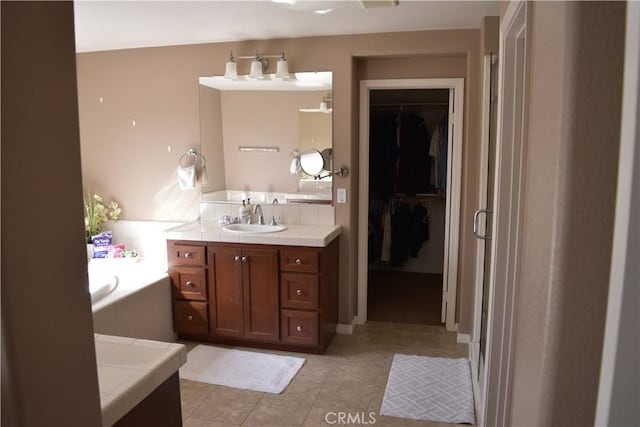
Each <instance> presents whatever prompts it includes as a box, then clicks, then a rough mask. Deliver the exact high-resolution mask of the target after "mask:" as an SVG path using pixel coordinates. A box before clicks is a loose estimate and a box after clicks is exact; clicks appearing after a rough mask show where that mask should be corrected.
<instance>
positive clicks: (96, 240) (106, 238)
mask: <svg viewBox="0 0 640 427" xmlns="http://www.w3.org/2000/svg"><path fill="white" fill-rule="evenodd" d="M91 239H92V240H93V257H94V258H106V257H107V256H108V255H109V250H110V248H111V245H112V244H113V234H112V233H111V231H103V232H102V233H100V234H96V235H95V236H93V237H92V238H91Z"/></svg>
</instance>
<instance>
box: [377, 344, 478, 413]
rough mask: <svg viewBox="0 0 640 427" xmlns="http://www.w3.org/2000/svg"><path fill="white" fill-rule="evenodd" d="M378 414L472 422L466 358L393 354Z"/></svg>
mask: <svg viewBox="0 0 640 427" xmlns="http://www.w3.org/2000/svg"><path fill="white" fill-rule="evenodd" d="M380 415H387V416H390V417H400V418H410V419H413V420H424V421H437V422H445V423H468V424H473V423H474V422H475V416H474V408H473V391H472V388H471V368H470V366H469V361H468V360H467V359H446V358H441V357H425V356H406V355H404V354H396V355H395V356H394V357H393V363H392V364H391V372H389V379H388V380H387V387H386V389H385V391H384V399H383V401H382V409H380Z"/></svg>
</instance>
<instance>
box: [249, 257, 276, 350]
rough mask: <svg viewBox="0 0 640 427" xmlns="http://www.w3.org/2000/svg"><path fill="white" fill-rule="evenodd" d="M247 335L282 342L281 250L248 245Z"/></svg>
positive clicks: (257, 338)
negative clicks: (279, 263) (280, 306)
mask: <svg viewBox="0 0 640 427" xmlns="http://www.w3.org/2000/svg"><path fill="white" fill-rule="evenodd" d="M242 253H243V256H244V257H245V258H243V259H244V260H245V261H244V262H243V263H242V264H243V266H244V336H245V337H246V338H248V339H253V340H260V341H268V342H278V341H279V340H280V328H279V325H280V311H279V303H278V301H279V292H278V250H277V249H244V250H243V252H242Z"/></svg>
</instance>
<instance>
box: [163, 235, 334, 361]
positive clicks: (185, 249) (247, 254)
mask: <svg viewBox="0 0 640 427" xmlns="http://www.w3.org/2000/svg"><path fill="white" fill-rule="evenodd" d="M189 227H191V228H189ZM197 229H198V225H195V226H194V225H191V226H189V225H188V226H186V227H183V228H182V229H174V230H170V232H169V234H168V236H169V238H168V240H167V252H168V261H169V276H170V277H171V283H172V295H173V316H174V328H175V330H176V332H177V333H178V335H179V337H180V338H182V339H188V340H196V341H207V342H214V343H220V344H229V345H242V346H254V347H263V348H273V349H283V350H289V351H303V352H309V353H323V352H324V350H325V349H326V347H327V346H328V345H329V342H330V341H331V338H332V337H333V335H334V334H335V331H336V324H337V321H338V238H337V236H338V234H339V233H340V227H339V226H334V225H324V226H323V225H294V226H290V227H289V228H288V229H287V230H286V231H283V232H280V233H267V234H253V233H247V234H241V235H238V234H233V233H228V232H225V231H224V230H222V229H221V228H219V227H217V226H214V225H210V226H202V225H200V234H199V238H198V232H197Z"/></svg>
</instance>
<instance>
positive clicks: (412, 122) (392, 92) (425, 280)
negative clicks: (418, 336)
mask: <svg viewBox="0 0 640 427" xmlns="http://www.w3.org/2000/svg"><path fill="white" fill-rule="evenodd" d="M449 95H450V94H449V89H386V90H372V91H371V92H370V102H369V206H368V210H369V212H368V218H369V224H368V231H369V232H368V283H367V287H368V297H367V298H368V300H367V311H368V320H373V321H391V322H401V323H419V324H432V325H440V324H442V322H441V312H442V283H443V265H444V251H445V212H446V197H445V196H446V192H447V152H448V147H447V144H448V141H449V139H450V138H449V135H448V131H449V126H448V119H449V102H450V96H449Z"/></svg>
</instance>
